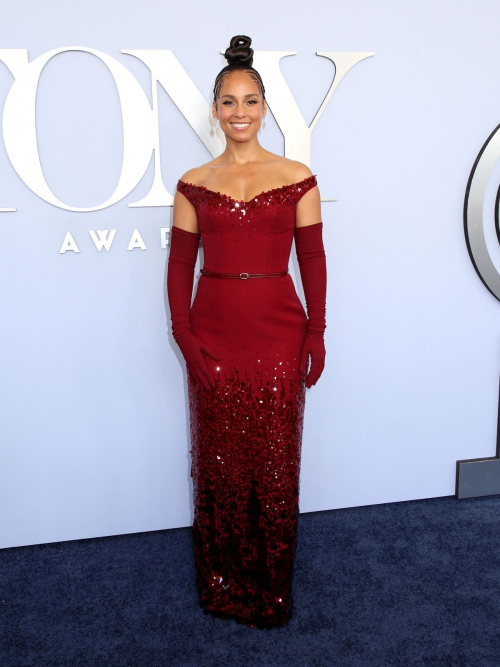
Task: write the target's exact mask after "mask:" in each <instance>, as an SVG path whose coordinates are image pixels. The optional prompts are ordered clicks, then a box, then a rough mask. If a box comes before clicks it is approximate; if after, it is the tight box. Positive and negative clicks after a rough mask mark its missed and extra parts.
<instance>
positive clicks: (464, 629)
mask: <svg viewBox="0 0 500 667" xmlns="http://www.w3.org/2000/svg"><path fill="white" fill-rule="evenodd" d="M499 546H500V496H491V497H486V498H473V499H466V500H457V499H456V498H455V497H453V496H450V497H442V498H432V499H425V500H416V501H410V502H400V503H389V504H384V505H373V506H367V507H357V508H349V509H342V510H334V511H326V512H314V513H309V514H301V515H300V516H299V528H298V547H297V560H296V565H295V577H294V601H295V606H294V617H293V619H292V620H291V622H290V625H289V626H288V627H284V628H274V629H272V630H263V631H262V630H257V629H255V628H247V627H246V626H242V625H238V624H236V623H234V622H233V621H227V620H221V619H217V618H212V617H211V616H206V615H205V614H204V613H203V611H202V610H201V608H200V607H199V606H198V600H197V594H196V588H195V584H194V561H193V554H192V538H191V529H190V528H180V529H175V530H164V531H157V532H152V533H139V534H134V535H122V536H118V537H104V538H96V539H89V540H76V541H72V542H60V543H53V544H45V545H38V546H30V547H20V548H12V549H4V550H2V551H0V647H1V648H0V665H1V667H27V666H30V667H49V666H50V667H52V666H53V667H65V666H66V665H67V666H70V665H71V667H79V666H80V665H89V666H92V667H100V666H102V667H113V666H122V665H123V666H127V667H142V666H144V667H156V666H158V667H165V666H166V665H175V667H226V666H227V667H243V666H244V667H295V666H297V667H299V666H300V667H323V666H324V665H325V666H327V665H328V667H379V666H380V667H396V666H397V667H417V666H418V667H499V666H500V639H499V630H498V621H499V620H500V549H499Z"/></svg>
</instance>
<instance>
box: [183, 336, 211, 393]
mask: <svg viewBox="0 0 500 667" xmlns="http://www.w3.org/2000/svg"><path fill="white" fill-rule="evenodd" d="M177 344H178V345H179V348H180V350H181V352H182V356H183V357H184V359H185V361H186V365H187V367H188V368H189V370H190V371H191V374H192V375H193V377H194V379H195V380H196V383H197V384H198V386H200V387H204V388H205V389H207V390H210V388H213V387H214V386H215V378H214V376H213V375H212V373H211V372H210V369H209V367H208V366H207V362H206V361H205V358H204V356H203V353H205V354H207V355H208V356H209V357H212V358H213V359H215V360H216V361H221V360H222V357H221V355H220V354H217V352H214V350H212V348H211V347H209V346H208V345H207V344H206V343H204V342H203V341H202V340H200V339H199V338H197V337H196V336H193V334H190V335H189V336H186V337H185V338H183V340H181V341H180V342H177Z"/></svg>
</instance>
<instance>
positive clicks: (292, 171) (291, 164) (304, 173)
mask: <svg viewBox="0 0 500 667" xmlns="http://www.w3.org/2000/svg"><path fill="white" fill-rule="evenodd" d="M287 162H288V165H287V170H288V173H289V175H290V177H291V179H292V180H293V182H294V183H298V182H299V181H303V180H304V179H306V178H309V177H310V176H312V175H313V173H312V171H311V170H310V169H309V167H308V166H307V165H306V164H304V163H303V162H299V161H298V160H287Z"/></svg>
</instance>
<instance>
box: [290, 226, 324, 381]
mask: <svg viewBox="0 0 500 667" xmlns="http://www.w3.org/2000/svg"><path fill="white" fill-rule="evenodd" d="M294 235H295V250H296V252H297V261H298V263H299V268H300V276H301V278H302V286H303V288H304V296H305V298H306V307H307V335H306V338H305V341H304V344H303V346H302V352H301V355H300V361H299V371H300V372H301V373H303V372H304V371H305V370H306V368H307V364H308V360H309V356H310V357H311V368H310V370H309V373H308V374H307V377H306V387H307V388H308V389H310V387H312V385H314V384H316V382H317V381H318V380H319V378H320V376H321V374H322V373H323V369H324V367H325V357H326V350H325V341H324V333H325V329H326V278H327V275H326V254H325V248H324V245H323V223H322V222H318V223H316V224H313V225H306V226H305V227H296V228H295V233H294Z"/></svg>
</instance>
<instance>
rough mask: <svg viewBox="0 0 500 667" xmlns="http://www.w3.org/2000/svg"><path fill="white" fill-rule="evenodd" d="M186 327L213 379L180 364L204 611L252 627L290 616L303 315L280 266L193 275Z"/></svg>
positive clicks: (300, 423) (301, 418)
mask: <svg viewBox="0 0 500 667" xmlns="http://www.w3.org/2000/svg"><path fill="white" fill-rule="evenodd" d="M191 324H192V332H193V334H194V335H195V336H198V337H199V338H200V339H201V340H202V341H203V342H205V343H206V344H207V345H209V346H210V347H211V348H212V349H213V350H214V351H216V352H218V353H219V354H220V355H221V356H222V360H221V361H215V360H214V359H212V358H211V357H209V356H206V355H205V359H206V362H207V364H208V365H209V367H210V369H211V371H212V372H213V376H214V377H215V378H216V383H215V387H214V388H212V389H211V390H206V389H204V388H201V387H199V386H198V385H197V384H196V382H195V381H194V378H193V377H192V375H191V373H190V372H189V370H188V395H189V410H190V431H191V450H190V453H191V477H192V480H193V499H194V522H193V533H192V534H193V542H194V555H195V564H196V571H197V575H196V583H197V590H198V595H199V601H200V604H201V606H202V607H203V609H204V611H205V613H207V614H211V615H213V616H217V617H221V618H232V619H234V620H235V621H236V622H238V623H243V624H245V625H248V626H251V627H257V628H261V629H264V628H272V627H276V626H282V625H285V624H287V623H288V621H289V620H290V619H291V617H292V610H293V597H292V582H293V571H294V561H295V552H296V545H297V520H298V514H299V476H300V460H301V446H302V432H303V421H304V407H305V377H306V371H304V373H302V374H301V373H300V372H299V361H300V353H301V350H302V345H303V342H304V340H305V337H306V328H307V317H306V314H305V312H304V309H303V307H302V304H301V303H300V300H299V299H298V296H297V294H296V292H295V287H294V284H293V281H292V278H291V277H290V275H287V276H283V277H275V278H265V279H253V280H220V279H217V278H211V277H208V276H202V277H201V278H200V281H199V284H198V290H197V293H196V297H195V300H194V303H193V306H192V309H191Z"/></svg>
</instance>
